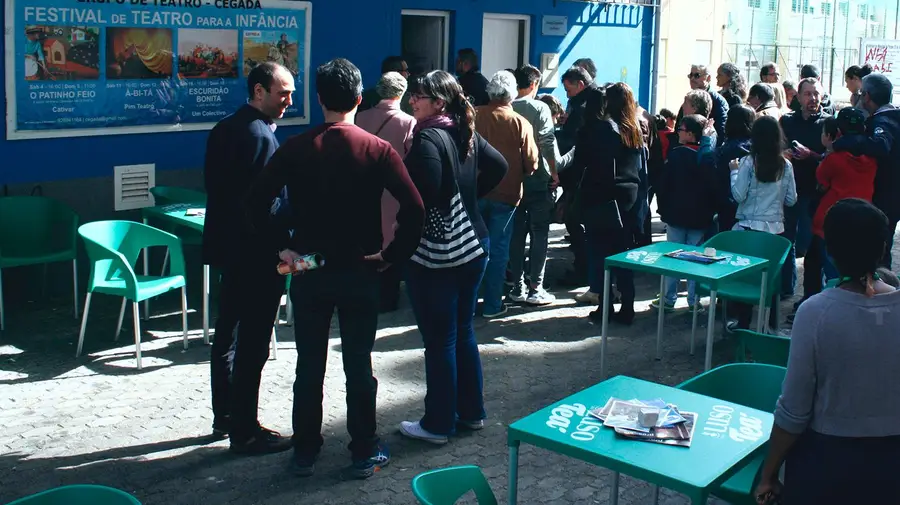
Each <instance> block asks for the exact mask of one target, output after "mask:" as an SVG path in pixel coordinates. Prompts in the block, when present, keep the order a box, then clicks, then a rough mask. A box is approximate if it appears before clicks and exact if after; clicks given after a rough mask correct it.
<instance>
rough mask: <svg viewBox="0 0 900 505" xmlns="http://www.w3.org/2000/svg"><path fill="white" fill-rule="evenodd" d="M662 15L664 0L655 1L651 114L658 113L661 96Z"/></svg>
mask: <svg viewBox="0 0 900 505" xmlns="http://www.w3.org/2000/svg"><path fill="white" fill-rule="evenodd" d="M661 17H662V2H661V1H659V0H657V1H655V2H653V63H652V65H653V69H652V72H653V79H652V80H651V81H650V110H649V111H648V112H649V113H650V115H651V116H653V115H655V114H656V105H657V103H656V100H657V98H658V96H659V93H658V91H657V88H658V87H659V45H660V44H659V36H660V32H661V30H662V29H661V27H660V26H661V25H662V23H661V22H660V21H661V20H660V18H661Z"/></svg>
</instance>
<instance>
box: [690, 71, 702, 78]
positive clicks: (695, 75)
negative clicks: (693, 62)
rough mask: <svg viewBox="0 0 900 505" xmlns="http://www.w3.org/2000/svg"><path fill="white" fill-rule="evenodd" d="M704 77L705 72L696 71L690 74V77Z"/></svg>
mask: <svg viewBox="0 0 900 505" xmlns="http://www.w3.org/2000/svg"><path fill="white" fill-rule="evenodd" d="M701 77H703V74H701V73H700V72H694V73H693V74H688V79H699V78H701Z"/></svg>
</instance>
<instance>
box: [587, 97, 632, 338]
mask: <svg viewBox="0 0 900 505" xmlns="http://www.w3.org/2000/svg"><path fill="white" fill-rule="evenodd" d="M586 114H587V116H586V120H585V124H584V126H583V127H582V128H581V129H580V130H579V132H578V140H577V142H576V144H575V154H574V159H573V161H572V163H573V166H574V167H575V168H576V169H583V170H584V175H583V177H582V179H581V184H580V187H579V190H578V191H579V198H580V201H581V214H582V222H583V223H584V227H585V233H586V238H587V251H588V264H589V267H588V272H589V276H588V279H589V281H590V285H591V288H590V291H591V292H593V293H597V294H598V295H600V296H601V297H602V293H603V282H604V259H605V258H606V257H608V256H611V255H613V254H617V253H620V252H623V251H626V250H628V249H631V248H633V247H634V246H635V240H636V237H637V236H638V235H639V234H640V233H641V227H642V225H643V223H642V222H641V219H640V217H639V216H638V211H639V210H640V209H641V206H640V205H637V204H638V190H639V186H640V185H641V177H640V171H641V169H642V166H643V164H644V163H646V160H647V148H646V146H645V145H644V139H643V135H642V132H641V128H640V125H639V124H638V118H637V104H636V103H635V100H634V94H633V92H632V91H631V88H630V87H629V86H628V85H627V84H625V83H623V82H620V83H616V84H613V85H611V86H609V87H607V88H605V89H596V90H590V91H589V94H588V97H587V105H586ZM615 277H616V287H617V289H618V291H619V292H620V293H621V299H622V306H621V308H620V309H619V312H616V313H614V314H613V315H612V319H613V320H614V321H617V322H621V323H624V324H631V322H632V321H633V320H634V296H635V295H634V278H633V273H632V272H631V271H630V270H625V269H615ZM604 303H607V304H610V305H611V304H612V300H611V299H610V300H603V299H602V298H601V299H600V301H599V307H598V309H597V310H595V311H593V312H591V314H590V318H591V319H592V320H595V321H599V320H600V319H601V318H602V314H603V310H602V309H603V304H604Z"/></svg>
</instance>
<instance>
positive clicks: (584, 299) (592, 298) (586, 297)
mask: <svg viewBox="0 0 900 505" xmlns="http://www.w3.org/2000/svg"><path fill="white" fill-rule="evenodd" d="M575 301H576V302H578V303H587V304H589V305H597V304H598V303H600V295H599V294H597V293H594V292H592V291H590V290H588V291H585V292H584V293H581V294H578V295H575Z"/></svg>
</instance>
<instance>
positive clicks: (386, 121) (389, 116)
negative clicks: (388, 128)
mask: <svg viewBox="0 0 900 505" xmlns="http://www.w3.org/2000/svg"><path fill="white" fill-rule="evenodd" d="M393 117H394V116H391V115H388V117H386V118H385V119H384V122H383V123H381V126H379V127H378V129H377V130H375V133H373V135H375V136H376V137H377V136H378V134H379V133H381V130H383V129H384V127H385V125H387V124H388V121H390V120H391V118H393Z"/></svg>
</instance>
